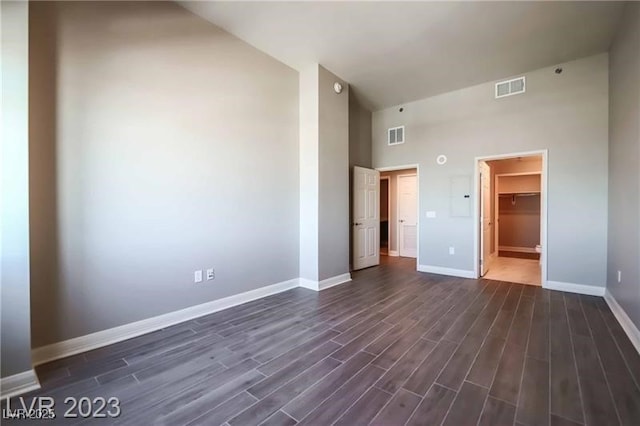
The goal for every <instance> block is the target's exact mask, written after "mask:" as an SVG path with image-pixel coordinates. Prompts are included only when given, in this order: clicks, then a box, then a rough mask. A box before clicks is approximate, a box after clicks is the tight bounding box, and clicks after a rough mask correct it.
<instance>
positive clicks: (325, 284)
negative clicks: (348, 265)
mask: <svg viewBox="0 0 640 426" xmlns="http://www.w3.org/2000/svg"><path fill="white" fill-rule="evenodd" d="M349 281H351V274H350V273H348V272H347V273H346V274H342V275H336V276H335V277H331V278H327V279H325V280H322V281H313V280H309V279H306V278H300V287H304V288H308V289H309V290H315V291H321V290H325V289H327V288H329V287H333V286H336V285H340V284H344V283H346V282H349Z"/></svg>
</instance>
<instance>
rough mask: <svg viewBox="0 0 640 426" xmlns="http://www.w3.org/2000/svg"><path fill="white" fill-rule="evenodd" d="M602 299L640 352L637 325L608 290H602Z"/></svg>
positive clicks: (639, 335)
mask: <svg viewBox="0 0 640 426" xmlns="http://www.w3.org/2000/svg"><path fill="white" fill-rule="evenodd" d="M604 300H605V301H606V302H607V305H609V308H610V309H611V312H613V315H614V316H615V317H616V319H617V320H618V322H619V323H620V325H621V326H622V329H623V330H624V332H625V333H627V336H629V340H631V343H632V344H633V346H634V347H635V348H636V351H638V353H640V330H638V327H636V325H635V324H634V323H633V321H631V318H629V315H627V313H626V312H625V310H624V309H622V306H620V304H618V301H617V300H616V299H615V298H614V297H613V295H612V294H611V293H609V290H606V291H605V292H604Z"/></svg>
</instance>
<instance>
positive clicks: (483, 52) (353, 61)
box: [180, 1, 623, 110]
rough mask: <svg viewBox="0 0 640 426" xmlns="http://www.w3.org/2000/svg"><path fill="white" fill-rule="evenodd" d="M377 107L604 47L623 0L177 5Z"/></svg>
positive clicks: (189, 3) (553, 62)
mask: <svg viewBox="0 0 640 426" xmlns="http://www.w3.org/2000/svg"><path fill="white" fill-rule="evenodd" d="M180 4H182V5H183V6H184V7H186V8H187V9H189V10H191V11H192V12H194V13H196V14H198V15H200V16H202V17H203V18H205V19H207V20H209V21H210V22H212V23H214V24H216V25H218V26H220V27H221V28H223V29H225V30H226V31H228V32H230V33H231V34H234V35H235V36H237V37H239V38H240V39H242V40H244V41H246V42H247V43H249V44H251V45H253V46H255V47H257V48H258V49H260V50H262V51H264V52H266V53H268V54H269V55H271V56H273V57H275V58H276V59H278V60H280V61H282V62H284V63H285V64H287V65H289V66H291V67H292V68H295V69H301V67H303V66H304V65H306V64H308V63H312V62H317V63H320V64H322V65H323V66H324V67H325V68H327V69H329V70H330V71H332V72H334V73H335V74H337V75H339V76H340V77H341V78H343V79H345V80H346V81H348V82H349V83H350V84H351V86H352V89H354V90H355V92H356V94H357V96H358V98H359V99H361V100H362V101H364V102H365V104H366V105H367V106H368V107H369V108H371V109H373V110H377V109H381V108H385V107H389V106H393V105H398V104H402V103H405V102H408V101H412V100H416V99H421V98H425V97H428V96H433V95H436V94H440V93H444V92H448V91H452V90H456V89H460V88H463V87H468V86H472V85H474V84H479V83H483V82H487V81H492V80H497V79H501V78H505V77H509V76H513V75H516V74H520V73H523V72H526V71H531V70H534V69H538V68H543V67H546V66H551V65H554V64H557V63H561V62H566V61H569V60H573V59H577V58H580V57H585V56H589V55H592V54H596V53H599V52H604V51H607V50H608V48H609V45H610V43H611V40H612V38H613V36H614V35H615V31H616V27H617V24H618V22H619V20H620V17H621V14H622V10H623V3H621V2H610V1H603V2H180Z"/></svg>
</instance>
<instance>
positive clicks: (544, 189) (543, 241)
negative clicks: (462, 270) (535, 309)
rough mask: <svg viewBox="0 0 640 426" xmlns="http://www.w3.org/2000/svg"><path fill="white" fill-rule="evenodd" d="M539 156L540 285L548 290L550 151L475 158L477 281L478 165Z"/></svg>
mask: <svg viewBox="0 0 640 426" xmlns="http://www.w3.org/2000/svg"><path fill="white" fill-rule="evenodd" d="M538 155H539V156H541V157H542V173H541V182H540V189H541V194H540V204H541V205H540V245H541V246H542V253H540V255H541V256H542V265H541V266H542V270H541V271H540V272H541V273H540V284H541V285H542V287H543V288H547V264H548V257H547V251H548V244H547V208H548V204H547V197H548V192H549V181H548V179H547V177H548V156H549V150H548V149H540V150H536V151H524V152H512V153H507V154H496V155H487V156H482V157H475V159H474V164H473V200H474V201H473V245H474V250H473V272H474V276H475V278H476V279H478V278H480V264H479V263H480V199H479V196H480V188H479V185H480V180H479V177H478V175H479V173H480V170H479V168H478V163H479V162H480V161H491V160H508V159H510V158H518V157H533V156H538ZM496 250H497V246H496Z"/></svg>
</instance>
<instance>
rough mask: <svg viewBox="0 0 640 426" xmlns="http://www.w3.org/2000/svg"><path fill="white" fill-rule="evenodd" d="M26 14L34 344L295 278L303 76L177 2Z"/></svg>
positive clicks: (43, 8)
mask: <svg viewBox="0 0 640 426" xmlns="http://www.w3.org/2000/svg"><path fill="white" fill-rule="evenodd" d="M31 7H32V9H33V12H34V14H33V16H32V17H31V19H33V20H34V21H38V23H39V24H42V26H41V27H40V26H39V28H44V29H47V28H50V30H49V31H50V33H47V32H46V31H44V30H43V31H42V32H35V33H34V34H33V38H32V39H31V49H32V56H33V57H34V59H36V60H38V61H39V67H38V68H35V69H32V70H31V71H32V73H33V74H32V76H33V84H36V85H38V90H36V91H34V93H32V95H33V98H32V106H33V107H34V108H33V109H32V112H31V113H32V114H33V115H32V117H42V116H44V117H54V119H53V120H51V119H49V120H48V121H47V120H44V121H41V120H36V119H34V120H33V121H32V126H33V127H34V129H33V130H34V137H35V140H34V147H36V148H35V149H36V150H35V151H34V152H33V153H32V161H34V164H38V165H39V166H42V167H38V168H37V169H32V178H33V182H32V187H31V188H32V189H33V191H34V198H32V200H33V201H34V203H33V204H32V210H33V211H34V212H39V211H42V212H53V213H54V216H53V217H54V218H55V219H54V221H55V222H54V224H53V226H54V227H55V229H56V232H54V233H51V232H45V231H42V230H43V229H47V227H48V225H47V222H46V221H47V220H50V219H47V216H48V215H46V214H40V215H39V214H36V215H35V216H34V217H33V226H34V230H36V229H38V230H40V231H38V232H36V233H35V234H34V235H32V245H33V246H34V247H43V248H44V249H47V248H49V247H51V248H53V249H52V250H51V251H48V252H40V253H39V254H38V255H37V256H36V258H37V259H38V261H36V262H34V264H32V272H33V275H34V280H33V283H32V297H33V303H32V313H33V344H34V347H39V346H41V345H45V344H48V343H52V342H56V341H60V340H65V339H69V338H72V337H76V336H81V335H85V334H88V333H91V332H96V331H100V330H104V329H107V328H111V327H115V326H118V325H122V324H125V323H129V322H132V321H136V320H141V319H144V318H148V317H152V316H156V315H160V314H163V313H167V312H171V311H175V310H178V309H181V308H186V307H189V306H192V305H196V304H201V303H205V302H208V301H211V300H216V299H220V298H223V297H227V296H230V295H233V294H238V293H242V292H246V291H249V290H252V289H256V288H259V287H263V286H266V285H270V284H274V283H278V282H282V281H285V280H289V279H293V278H296V277H298V276H299V264H298V255H299V247H298V243H299V232H298V228H299V213H300V212H299V205H300V203H299V147H298V137H299V134H298V73H297V72H296V71H294V70H292V69H291V68H289V67H287V66H285V65H283V64H282V63H280V62H278V61H276V60H274V59H273V58H271V57H270V56H268V55H266V54H264V53H262V52H260V51H258V50H257V49H255V48H253V47H251V46H249V45H248V44H246V43H244V42H242V41H241V40H239V39H237V38H235V37H233V36H231V35H230V34H228V33H226V32H224V31H222V30H220V29H219V28H217V27H215V26H213V25H212V24H211V23H209V22H207V21H205V20H203V19H201V18H199V17H197V16H195V15H193V14H192V13H190V12H188V11H186V10H185V9H183V8H181V7H180V6H178V5H176V4H175V3H171V2H101V3H93V2H68V3H50V2H35V3H31ZM54 9H55V10H54ZM54 12H55V13H54ZM52 40H55V42H52ZM51 154H53V156H51ZM47 160H48V161H49V163H47ZM41 173H42V174H41ZM345 190H346V189H345ZM47 191H49V192H51V193H53V194H55V196H54V197H39V196H37V194H42V193H45V192H47ZM345 217H346V214H345ZM41 231H42V232H41ZM51 239H54V240H53V241H51ZM45 258H48V259H55V265H54V267H50V264H49V263H48V262H49V261H47V260H45ZM207 267H215V269H216V279H215V281H212V282H207V281H205V282H204V283H202V284H194V282H193V271H195V270H196V269H203V268H207Z"/></svg>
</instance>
